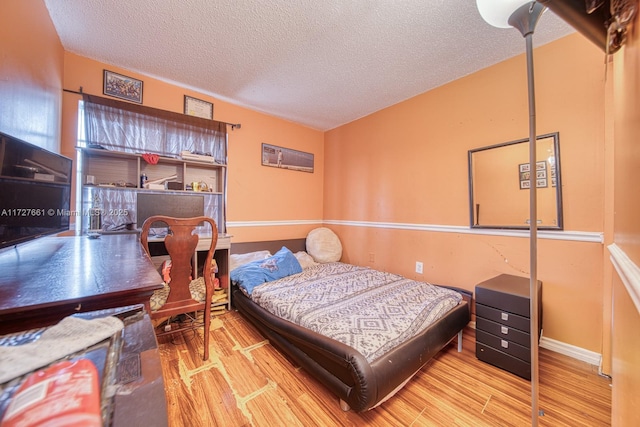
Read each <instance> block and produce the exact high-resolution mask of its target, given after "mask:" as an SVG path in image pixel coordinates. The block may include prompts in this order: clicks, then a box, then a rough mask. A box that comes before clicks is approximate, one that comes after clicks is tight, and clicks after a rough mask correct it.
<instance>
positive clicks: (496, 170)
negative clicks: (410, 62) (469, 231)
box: [469, 132, 562, 230]
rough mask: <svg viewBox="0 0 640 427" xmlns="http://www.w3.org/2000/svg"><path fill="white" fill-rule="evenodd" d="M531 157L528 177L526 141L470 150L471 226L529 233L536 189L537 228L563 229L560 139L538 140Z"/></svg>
mask: <svg viewBox="0 0 640 427" xmlns="http://www.w3.org/2000/svg"><path fill="white" fill-rule="evenodd" d="M536 152H537V153H536V171H535V173H533V174H532V173H531V171H529V139H522V140H518V141H513V142H507V143H504V144H497V145H491V146H489V147H482V148H476V149H473V150H469V200H470V213H471V215H470V216H471V227H473V228H516V229H519V228H522V229H528V228H529V188H530V186H531V185H534V184H535V185H536V188H537V195H536V196H537V208H538V209H537V210H538V212H537V216H538V229H540V230H562V185H561V182H560V151H559V134H558V133H557V132H556V133H551V134H547V135H541V136H538V138H537V143H536ZM531 178H533V180H532V179H531Z"/></svg>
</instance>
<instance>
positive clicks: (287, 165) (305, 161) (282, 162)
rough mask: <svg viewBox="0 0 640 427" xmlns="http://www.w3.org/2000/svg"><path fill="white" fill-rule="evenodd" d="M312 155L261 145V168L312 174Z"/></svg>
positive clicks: (275, 146)
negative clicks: (269, 167)
mask: <svg viewBox="0 0 640 427" xmlns="http://www.w3.org/2000/svg"><path fill="white" fill-rule="evenodd" d="M313 162H314V160H313V153H305V152H304V151H298V150H293V149H291V148H284V147H278V146H277V145H271V144H265V143H263V144H262V166H271V167H274V168H282V169H291V170H297V171H302V172H311V173H313V166H314V163H313Z"/></svg>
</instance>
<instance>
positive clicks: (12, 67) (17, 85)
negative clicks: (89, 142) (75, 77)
mask: <svg viewBox="0 0 640 427" xmlns="http://www.w3.org/2000/svg"><path fill="white" fill-rule="evenodd" d="M63 54H64V50H63V49H62V45H61V44H60V40H59V39H58V35H57V34H56V32H55V29H54V27H53V23H52V22H51V19H50V18H49V11H48V10H47V8H46V7H45V5H44V2H43V1H42V0H23V1H2V2H0V132H4V133H7V134H10V135H12V136H15V137H17V138H20V139H23V140H25V141H27V142H30V143H32V144H36V145H39V146H41V147H43V148H46V149H48V150H51V151H56V152H58V151H59V149H60V102H61V101H60V99H61V95H60V85H61V82H62V70H63V66H62V64H63Z"/></svg>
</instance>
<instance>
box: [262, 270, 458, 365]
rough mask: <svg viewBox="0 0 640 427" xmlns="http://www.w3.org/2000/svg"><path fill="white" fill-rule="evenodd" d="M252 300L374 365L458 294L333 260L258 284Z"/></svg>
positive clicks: (436, 316)
mask: <svg viewBox="0 0 640 427" xmlns="http://www.w3.org/2000/svg"><path fill="white" fill-rule="evenodd" d="M251 299H252V300H253V301H254V302H256V303H257V304H259V305H260V306H261V307H263V308H265V309H266V310H268V311H269V312H271V313H272V314H274V315H276V316H278V317H281V318H284V319H287V320H289V321H290V322H293V323H296V324H298V325H300V326H303V327H305V328H307V329H311V330H313V331H315V332H317V333H319V334H322V335H324V336H327V337H329V338H333V339H335V340H337V341H340V342H342V343H344V344H346V345H348V346H350V347H353V348H355V349H356V350H358V351H359V352H360V353H361V354H362V355H363V356H364V357H365V358H366V359H367V361H369V362H372V361H374V360H376V359H377V358H378V357H380V356H382V355H383V354H385V353H386V352H388V351H389V350H391V349H393V348H394V347H396V346H397V345H399V344H401V343H403V342H405V341H406V340H408V339H410V338H411V337H413V336H415V335H417V334H418V333H419V332H420V331H422V330H423V329H425V328H426V327H428V326H429V325H430V324H431V323H433V322H434V321H436V320H437V319H439V318H440V317H442V316H443V315H444V314H445V313H447V312H448V311H449V310H451V309H452V308H454V307H455V306H457V305H458V304H459V303H460V301H461V299H462V296H461V295H460V294H459V293H457V292H455V291H452V290H449V289H446V288H442V287H439V286H434V285H431V284H428V283H423V282H417V281H414V280H410V279H406V278H404V277H401V276H398V275H395V274H391V273H385V272H381V271H376V270H373V269H371V268H367V267H358V266H354V265H350V264H343V263H339V262H336V263H327V264H319V265H317V266H314V267H310V268H308V269H306V270H304V271H303V272H302V273H299V274H294V275H292V276H288V277H285V278H283V279H279V280H274V281H272V282H267V283H264V284H262V285H259V286H257V287H256V288H254V289H253V293H252V294H251Z"/></svg>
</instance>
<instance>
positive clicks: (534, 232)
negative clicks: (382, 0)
mask: <svg viewBox="0 0 640 427" xmlns="http://www.w3.org/2000/svg"><path fill="white" fill-rule="evenodd" d="M545 9H546V8H545V7H544V6H542V5H541V4H540V3H538V2H535V1H534V2H530V3H527V4H524V5H522V6H520V7H519V8H518V9H516V10H515V12H513V13H512V14H511V16H510V17H509V21H508V22H509V24H510V25H511V26H512V27H514V28H517V29H518V30H519V31H520V32H521V33H522V35H523V36H524V38H525V41H526V44H527V48H526V49H527V50H526V56H527V83H528V94H529V174H530V175H529V180H530V186H529V231H530V234H529V261H530V273H529V275H530V282H529V311H530V322H531V327H530V329H531V425H532V426H537V425H538V415H539V414H540V412H539V409H538V397H539V390H538V384H539V378H538V373H539V369H538V341H539V324H540V319H539V318H538V313H539V311H538V307H539V304H540V301H538V254H537V252H538V211H537V194H536V193H537V185H536V102H535V86H534V78H533V32H534V30H535V27H536V24H537V23H538V20H539V19H540V16H541V15H542V13H543V12H544V11H545Z"/></svg>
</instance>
